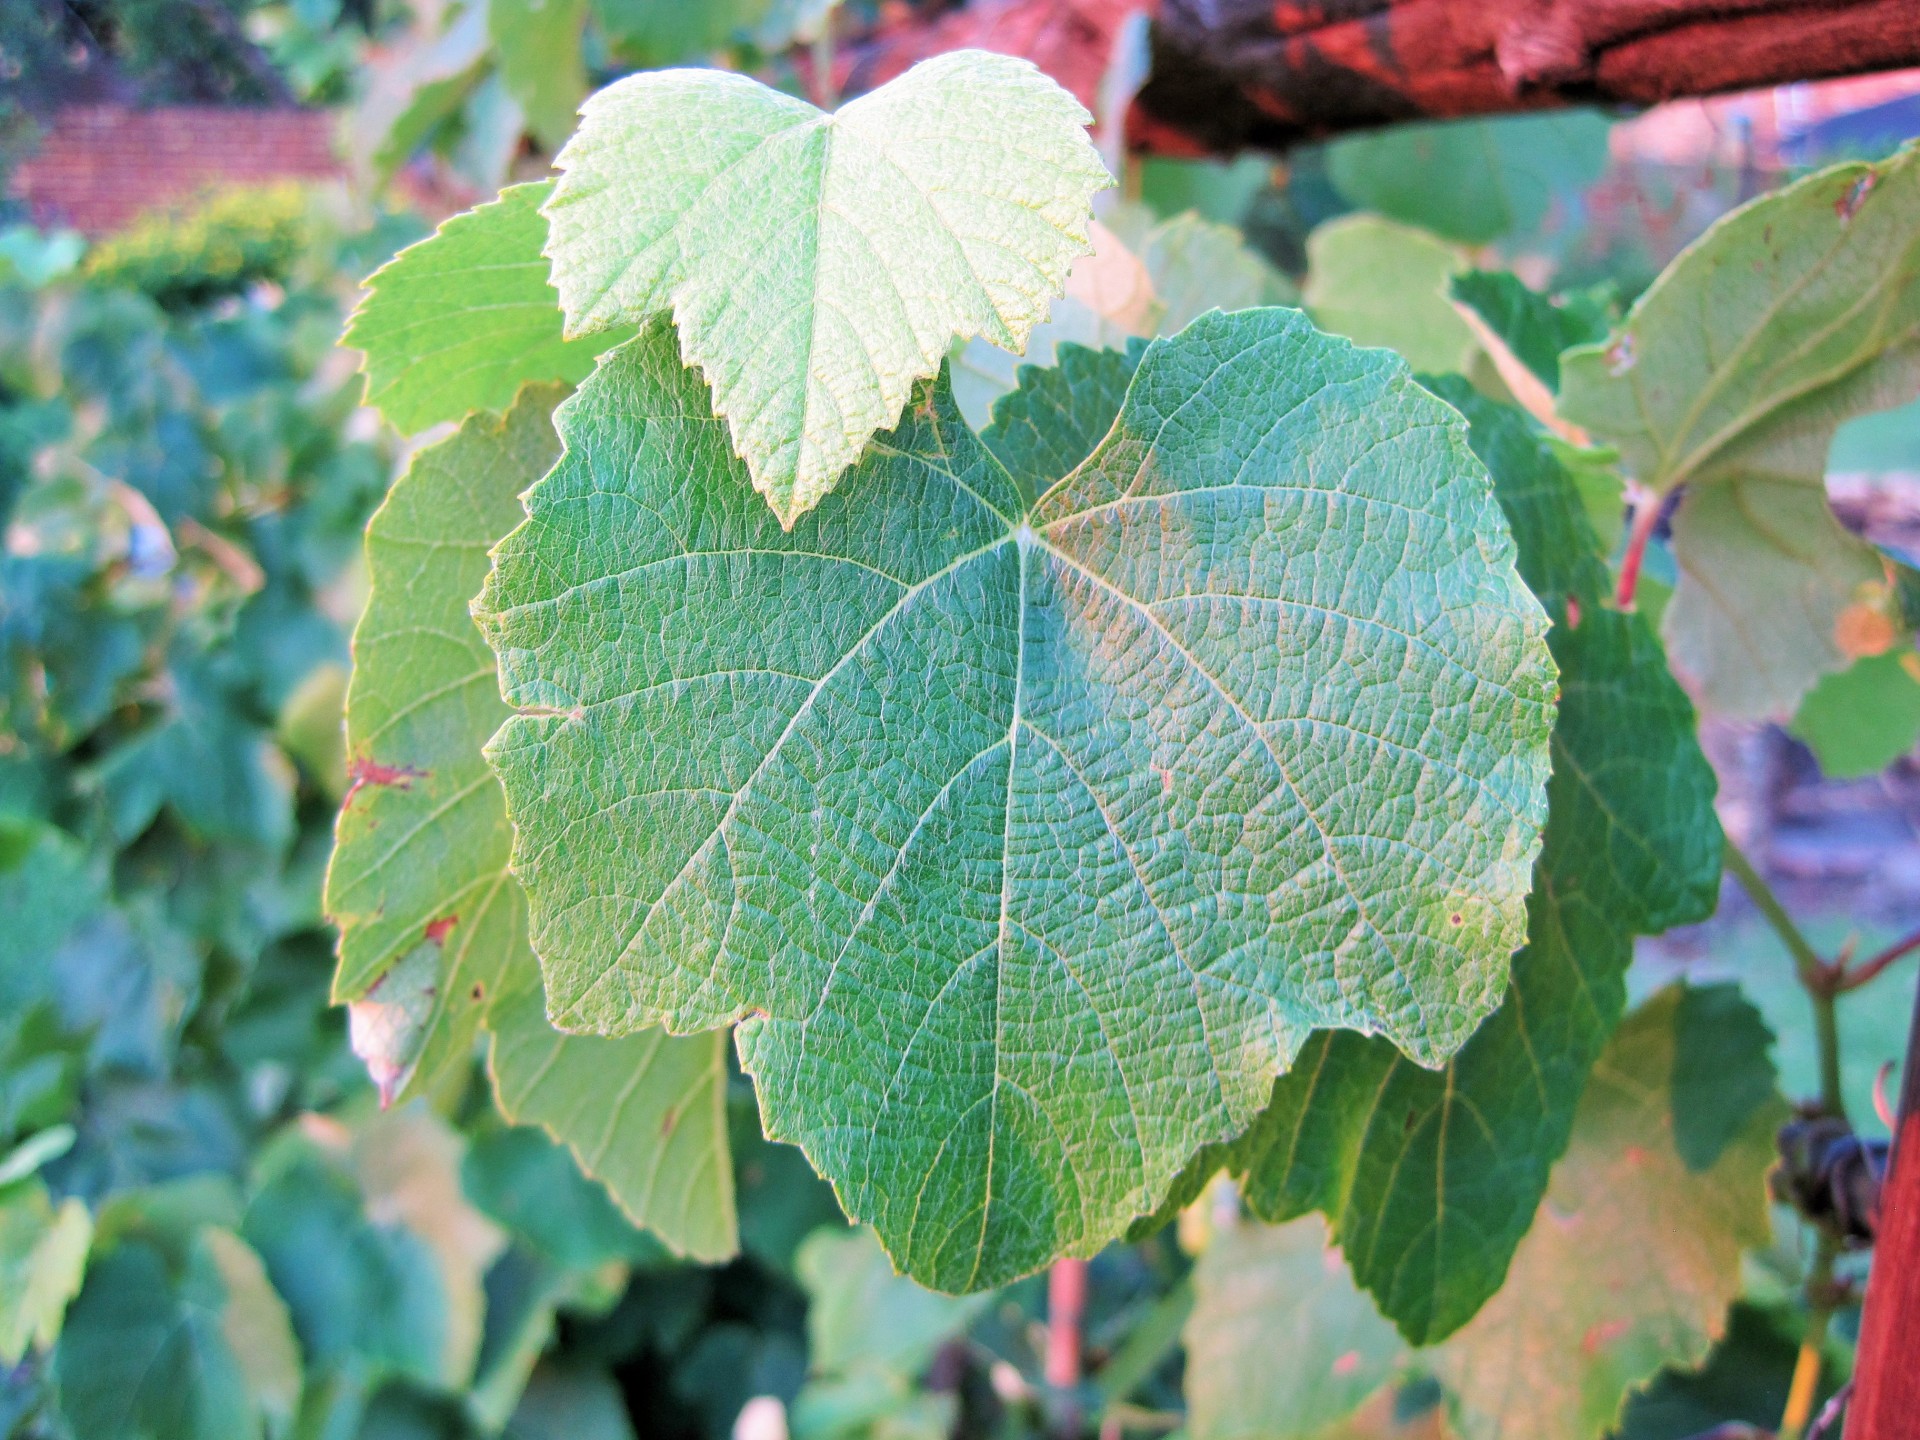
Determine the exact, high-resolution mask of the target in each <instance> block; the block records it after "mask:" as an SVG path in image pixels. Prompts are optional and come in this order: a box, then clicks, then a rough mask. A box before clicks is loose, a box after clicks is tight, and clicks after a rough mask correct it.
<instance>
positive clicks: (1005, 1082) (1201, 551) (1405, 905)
mask: <svg viewBox="0 0 1920 1440" xmlns="http://www.w3.org/2000/svg"><path fill="white" fill-rule="evenodd" d="M558 423H559V425H560V427H561V429H562V433H563V434H564V436H565V437H566V440H567V453H566V455H565V456H564V457H563V459H562V461H561V463H560V465H559V466H558V467H557V468H556V469H555V470H554V472H553V473H552V474H551V475H549V476H548V477H547V478H546V479H545V480H543V481H542V482H541V483H540V484H539V485H538V486H536V487H535V488H534V489H533V490H532V491H530V492H529V495H528V505H529V519H528V521H527V523H526V524H525V525H524V526H523V527H522V528H521V529H520V530H518V531H516V532H515V533H514V534H513V535H511V536H510V537H508V539H507V540H506V541H504V542H503V543H502V544H501V546H500V547H498V550H497V560H496V565H495V570H494V573H493V575H492V577H491V579H490V580H489V582H488V586H487V589H486V591H485V592H484V594H483V596H482V598H481V599H480V601H478V602H477V607H476V614H477V615H478V616H479V617H480V619H481V623H482V626H483V628H484V629H485V630H486V632H487V634H488V637H489V640H490V641H491V643H492V644H493V645H494V647H495V650H496V652H497V653H498V654H499V656H500V657H501V671H502V679H503V687H504V689H505V692H506V694H507V696H508V697H509V699H510V701H511V702H512V703H513V704H514V705H515V707H516V708H517V709H518V710H519V711H520V713H519V714H518V715H517V716H516V717H515V718H513V719H512V720H510V721H509V722H508V723H507V725H506V726H505V727H504V728H503V729H502V731H501V732H500V734H499V735H498V736H497V737H496V738H495V739H494V741H493V744H492V747H491V753H492V755H493V758H494V763H495V765H496V768H497V769H498V771H499V773H500V775H501V777H502V778H503V780H504V781H505V782H506V786H507V794H508V804H509V810H510V812H511V813H512V815H513V818H514V822H515V826H516V832H517V839H516V845H515V860H514V864H515V873H516V874H518V875H519V876H520V877H521V880H522V882H523V883H524V884H525V885H526V887H527V890H528V893H529V895H530V898H531V900H532V905H533V916H534V925H533V938H534V945H535V949H536V950H537V951H538V953H539V954H540V956H541V958H542V961H543V965H544V968H545V972H546V983H547V995H548V1005H549V1009H550V1012H551V1013H552V1014H553V1015H554V1016H555V1017H556V1018H557V1019H558V1020H559V1021H560V1022H561V1023H563V1024H566V1025H569V1026H580V1027H585V1028H594V1029H599V1030H605V1031H608V1032H611V1033H622V1032H625V1031H628V1030H632V1029H636V1028H640V1027H644V1026H647V1025H653V1024H661V1023H665V1024H667V1025H668V1026H670V1027H671V1028H674V1029H676V1030H689V1031H691V1030H700V1029H707V1028H712V1027H714V1026H718V1025H722V1024H726V1023H728V1022H731V1021H736V1020H740V1021H743V1024H742V1026H741V1029H740V1031H739V1036H740V1050H741V1057H742V1061H743V1063H744V1064H745V1065H746V1067H747V1068H748V1069H749V1070H750V1071H752V1072H753V1074H754V1075H755V1077H756V1080H757V1082H758V1090H759V1096H760V1103H761V1106H762V1113H763V1116H764V1118H765V1120H766V1124H767V1130H768V1133H769V1134H770V1135H772V1136H773V1137H774V1138H776V1139H785V1140H791V1141H795V1142H798V1143H800V1144H802V1145H803V1146H804V1147H805V1148H806V1149H807V1152H808V1155H809V1157H810V1158H811V1159H812V1160H813V1161H814V1164H815V1165H816V1167H817V1168H818V1169H820V1170H821V1171H822V1173H824V1174H825V1175H827V1176H828V1177H829V1178H830V1179H832V1180H833V1181H834V1182H835V1185H836V1186H837V1188H838V1190H839V1194H840V1198H841V1201H842V1203H843V1205H844V1206H845V1207H846V1208H847V1210H848V1211H849V1213H850V1214H852V1215H853V1216H854V1217H855V1218H857V1219H861V1220H866V1221H869V1222H871V1223H873V1224H874V1225H875V1227H876V1228H877V1230H878V1231H879V1233H880V1236H881V1239H882V1241H883V1243H885V1244H886V1245H887V1246H888V1249H889V1253H890V1254H892V1255H893V1256H894V1258H895V1260H896V1262H897V1263H899V1264H900V1265H901V1266H902V1268H903V1269H905V1270H906V1271H907V1272H908V1273H909V1274H911V1275H913V1276H914V1277H915V1278H916V1279H919V1280H921V1281H922V1282H923V1283H930V1284H933V1285H936V1286H937V1287H940V1288H947V1289H976V1288H981V1287H984V1286H987V1285H991V1284H994V1283H996V1282H998V1281H1000V1280H1002V1279H1006V1278H1010V1277H1011V1276H1013V1275H1017V1274H1019V1273H1021V1272H1023V1271H1025V1270H1029V1269H1032V1268H1033V1267H1035V1266H1037V1265H1039V1264H1041V1263H1043V1262H1044V1261H1045V1260H1046V1259H1048V1258H1049V1257H1050V1256H1052V1255H1054V1254H1057V1253H1060V1252H1062V1251H1072V1252H1077V1253H1083V1254H1084V1253H1088V1252H1090V1251H1092V1250H1094V1249H1097V1248H1098V1247H1099V1246H1100V1245H1101V1244H1102V1243H1104V1242H1105V1241H1106V1240H1107V1239H1109V1238H1111V1237H1112V1236H1113V1235H1114V1234H1116V1233H1117V1232H1118V1231H1119V1230H1121V1229H1123V1228H1124V1227H1125V1225H1126V1223H1127V1221H1128V1220H1129V1219H1130V1218H1131V1217H1132V1216H1133V1215H1134V1214H1137V1213H1139V1212H1141V1211H1145V1210H1150V1209H1152V1208H1153V1206H1154V1205H1156V1204H1157V1203H1158V1201H1159V1199H1160V1197H1161V1195H1162V1194H1164V1192H1165V1190H1166V1187H1167V1186H1168V1184H1169V1183H1170V1182H1171V1180H1172V1178H1173V1176H1174V1175H1175V1174H1176V1173H1177V1172H1178V1171H1179V1169H1180V1168H1181V1166H1182V1164H1183V1163H1184V1162H1185V1160H1186V1159H1187V1157H1188V1155H1189V1154H1191V1153H1192V1151H1193V1149H1194V1148H1195V1147H1196V1146H1197V1145H1199V1144H1201V1143H1204V1142H1206V1141H1208V1140H1214V1139H1224V1138H1227V1137H1228V1136H1231V1135H1234V1134H1237V1133H1238V1132H1239V1131H1240V1130H1242V1129H1244V1128H1245V1126H1246V1124H1247V1123H1248V1122H1249V1121H1251V1119H1252V1118H1253V1116H1254V1114H1255V1113H1256V1112H1257V1111H1258V1110H1259V1108H1260V1106H1261V1105H1262V1104H1264V1102H1265V1101H1266V1099H1267V1096H1268V1093H1269V1090H1270V1088H1271V1084H1272V1080H1273V1077H1274V1075H1275V1074H1276V1073H1278V1072H1280V1071H1282V1070H1284V1069H1285V1068H1286V1066H1287V1065H1288V1063H1289V1062H1290V1060H1291V1059H1292V1057H1293V1054H1294V1052H1295V1050H1296V1048H1297V1047H1298V1044H1299V1043H1300V1041H1301V1039H1303V1038H1304V1035H1305V1032H1306V1030H1307V1029H1309V1028H1312V1027H1313V1026H1315V1025H1347V1026H1353V1027H1356V1028H1369V1029H1374V1030H1377V1031H1379V1032H1381V1033H1384V1034H1386V1035H1388V1036H1390V1037H1391V1038H1392V1039H1393V1041H1394V1043H1395V1044H1397V1045H1399V1046H1402V1047H1403V1048H1404V1049H1405V1050H1406V1051H1407V1052H1408V1053H1409V1054H1411V1055H1414V1056H1417V1057H1419V1059H1420V1060H1421V1061H1423V1062H1424V1063H1427V1064H1438V1063H1440V1062H1441V1061H1443V1060H1444V1059H1445V1057H1446V1056H1448V1055H1449V1054H1451V1053H1452V1052H1453V1051H1454V1050H1456V1049H1457V1048H1458V1047H1459V1045H1460V1044H1461V1043H1463V1042H1464V1041H1465V1039H1466V1038H1467V1036H1468V1035H1469V1034H1470V1033H1471V1031H1472V1030H1473V1028H1474V1026H1475V1024H1476V1023H1477V1022H1478V1021H1479V1020H1480V1019H1481V1018H1482V1017H1483V1016H1484V1015H1485V1014H1486V1013H1487V1012H1488V1011H1489V1010H1491V1009H1492V1008H1493V1007H1494V1006H1495V1005H1496V1004H1497V1003H1498V999H1499V996H1500V994H1501V992H1502V990H1503V988H1504V985H1505V980H1506V970H1507V958H1508V956H1509V954H1510V952H1511V950H1512V949H1513V948H1514V947H1515V946H1516V945H1517V943H1518V942H1519V940H1520V938H1521V915H1522V909H1523V895H1524V891H1525V887H1526V884H1527V881H1528V876H1529V872H1530V868H1531V867H1530V861H1531V858H1532V849H1533V844H1534V836H1535V833H1536V832H1535V826H1536V824H1537V823H1538V820H1539V817H1540V815H1541V802H1542V798H1543V797H1542V792H1541V789H1540V785H1541V781H1542V778H1543V769H1544V758H1545V757H1544V739H1545V732H1546V728H1547V722H1548V718H1549V704H1550V698H1551V693H1552V686H1553V678H1552V669H1551V666H1550V664H1549V663H1548V660H1547V657H1546V654H1545V651H1544V647H1543V646H1542V644H1541V630H1542V617H1541V615H1540V611H1539V609H1538V607H1537V605H1536V604H1535V603H1534V601H1533V600H1532V598H1531V597H1530V596H1528V595H1527V594H1526V593H1525V591H1524V589H1523V588H1522V587H1521V585H1520V583H1519V581H1518V578H1517V577H1516V576H1515V575H1514V574H1513V571H1512V568H1511V563H1512V562H1511V551H1510V549H1509V547H1508V542H1507V541H1506V539H1505V536H1504V533H1503V531H1504V527H1503V525H1502V523H1501V520H1500V517H1499V512H1498V510H1497V507H1496V506H1495V504H1494V502H1493V497H1492V494H1491V491H1490V488H1489V486H1488V483H1487V480H1486V478H1485V474H1484V471H1483V470H1482V469H1481V467H1480V466H1479V464H1478V462H1476V461H1474V460H1473V458H1472V456H1471V453H1470V452H1469V451H1468V449H1467V447H1466V444H1465V437H1464V435H1463V434H1462V432H1461V430H1460V429H1459V426H1458V421H1457V420H1456V419H1455V418H1454V417H1453V414H1452V412H1451V411H1448V410H1446V409H1445V408H1443V407H1441V406H1440V405H1439V404H1438V403H1437V402H1435V401H1434V400H1433V399H1432V398H1431V397H1430V396H1428V395H1427V394H1426V393H1425V392H1423V391H1421V390H1420V389H1419V388H1418V387H1417V386H1415V385H1414V384H1413V382H1412V380H1411V378H1410V377H1409V376H1408V375H1407V373H1406V370H1405V368H1404V366H1403V365H1402V364H1401V362H1399V361H1398V360H1397V359H1395V358H1394V357H1392V356H1390V355H1387V354H1383V353H1377V352H1366V351H1357V350H1355V349H1353V348H1352V347H1350V346H1348V345H1346V344H1344V343H1341V342H1338V341H1335V340H1331V339H1329V338H1328V337H1325V336H1323V335H1320V334H1319V333H1318V332H1316V331H1314V330H1313V329H1312V327H1311V326H1310V325H1308V324H1307V322H1306V321H1305V319H1304V318H1303V317H1302V316H1300V315H1299V314H1298V312H1294V311H1285V310H1260V311H1246V312H1242V313H1240V314H1238V315H1235V316H1212V317H1204V318H1202V319H1201V320H1199V321H1196V322H1195V323H1194V324H1193V325H1191V326H1189V327H1188V328H1187V329H1186V330H1185V331H1183V332H1182V333H1181V334H1180V335H1179V336H1177V337H1174V338H1173V339H1170V340H1163V341H1159V342H1156V344H1154V345H1152V346H1150V347H1149V348H1148V349H1147V351H1146V353H1145V355H1144V356H1143V358H1142V359H1141V361H1140V367H1139V369H1138V371H1137V372H1136V373H1135V375H1134V377H1133V381H1132V385H1131V387H1130V389H1129V390H1128V391H1127V398H1126V401H1125V403H1124V404H1123V406H1122V407H1121V410H1120V413H1119V415H1118V417H1117V418H1116V420H1115V422H1114V423H1113V425H1112V427H1111V429H1110V431H1109V432H1108V433H1107V434H1106V436H1105V438H1104V439H1103V440H1102V441H1101V443H1100V444H1099V446H1098V447H1097V448H1096V449H1095V450H1094V452H1093V454H1092V455H1091V456H1090V457H1088V459H1087V461H1086V462H1085V464H1083V465H1082V466H1081V467H1080V468H1079V469H1078V470H1076V471H1075V472H1074V473H1073V474H1072V476H1071V477H1069V478H1068V479H1067V480H1066V481H1065V482H1063V483H1056V484H1052V485H1050V486H1049V487H1048V488H1047V490H1046V492H1045V494H1043V495H1042V496H1041V497H1040V499H1039V500H1038V501H1037V502H1036V501H1031V500H1028V499H1026V498H1024V497H1023V495H1022V493H1021V491H1020V488H1019V487H1018V485H1017V484H1016V482H1015V480H1014V478H1013V477H1012V476H1010V475H1009V474H1008V473H1007V472H1006V470H1005V469H1004V468H1003V467H1002V466H1001V465H1000V463H999V462H998V461H996V460H995V459H994V458H993V457H992V455H991V454H990V453H989V452H988V451H987V450H986V449H985V448H984V447H983V446H982V445H981V444H980V442H979V441H978V440H977V439H975V438H974V437H973V436H972V434H971V433H970V432H969V431H968V430H967V429H966V427H965V426H964V425H963V424H962V423H961V421H960V420H959V418H958V416H957V415H955V414H954V412H953V409H952V402H951V400H950V398H949V396H948V394H947V392H946V389H945V386H944V385H935V386H928V387H925V388H923V389H922V391H921V392H920V395H919V398H918V399H917V400H916V401H915V403H914V405H913V406H912V407H911V408H910V409H909V412H908V415H907V418H906V420H905V423H904V424H903V425H902V427H901V428H900V429H899V430H897V431H895V432H894V433H893V434H891V435H889V436H887V437H885V438H883V439H882V440H881V441H879V442H877V443H876V445H875V446H874V448H873V453H872V454H871V456H870V457H869V459H868V460H867V461H866V462H864V463H863V465H862V466H861V467H860V468H859V469H858V470H857V471H856V472H855V474H854V475H853V476H852V477H851V478H850V480H849V482H848V484H847V486H846V487H845V490H846V493H845V495H844V496H841V495H836V496H835V497H834V499H833V500H832V501H831V502H830V503H829V504H827V505H826V506H824V507H823V508H822V509H821V511H820V512H819V513H818V514H817V515H815V516H813V517H811V518H809V519H808V520H807V521H806V522H805V523H804V524H802V525H798V526H796V527H795V528H794V529H793V530H791V531H784V530H782V529H781V528H780V527H779V526H778V525H776V524H775V523H774V520H773V517H771V516H770V515H768V514H767V513H766V511H765V508H764V507H763V506H761V505H760V504H759V502H758V501H757V500H756V499H755V498H754V497H753V496H752V495H750V494H748V493H746V491H745V488H744V486H743V485H742V484H741V483H740V482H741V479H742V475H741V466H740V465H739V464H738V462H737V461H735V459H734V458H733V457H732V455H731V452H730V450H729V447H728V445H727V443H726V436H725V433H724V431H723V430H722V429H721V427H720V426H719V424H718V423H717V422H716V421H715V420H714V419H713V418H712V409H711V406H710V404H709V402H708V398H707V395H706V393H705V390H704V387H703V386H702V385H701V384H700V383H699V378H698V376H697V375H695V374H693V373H691V372H689V371H688V370H686V369H685V368H684V367H683V366H682V365H681V363H680V360H679V356H678V355H677V353H676V352H675V347H674V343H673V335H672V333H671V331H669V330H667V329H666V328H665V327H664V326H662V327H658V328H655V329H653V330H651V331H649V332H647V333H646V334H643V335H642V336H641V337H640V338H639V339H637V340H635V341H633V342H631V343H630V344H629V345H628V346H626V347H624V348H623V349H622V350H620V351H619V352H617V353H616V354H615V355H614V356H610V357H609V358H608V359H607V361H606V362H605V363H603V365H602V366H601V368H600V369H599V370H598V371H597V372H596V373H595V375H594V376H593V377H592V378H591V379H590V380H589V381H588V382H587V384H586V385H585V386H584V387H583V388H582V390H581V391H580V393H579V394H578V395H576V396H575V397H574V398H573V399H572V400H571V401H569V402H568V403H567V404H566V405H565V406H563V407H562V409H561V410H560V412H559V415H558ZM1036 488H1037V487H1036Z"/></svg>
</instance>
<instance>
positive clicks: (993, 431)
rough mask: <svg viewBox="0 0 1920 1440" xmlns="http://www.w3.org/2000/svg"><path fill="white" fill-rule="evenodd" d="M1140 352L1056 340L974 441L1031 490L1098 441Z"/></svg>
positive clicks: (1138, 347) (1137, 344) (1140, 346)
mask: <svg viewBox="0 0 1920 1440" xmlns="http://www.w3.org/2000/svg"><path fill="white" fill-rule="evenodd" d="M1145 350H1146V345H1145V342H1143V341H1139V340H1135V341H1132V342H1130V343H1129V344H1128V346H1127V348H1126V349H1125V350H1124V351H1120V350H1106V349H1102V350H1090V349H1088V348H1087V347H1085V346H1083V345H1062V346H1061V347H1060V349H1059V351H1058V352H1057V355H1056V357H1055V361H1056V363H1055V364H1054V365H1053V366H1052V367H1051V368H1047V369H1042V368H1040V367H1039V366H1030V367H1022V369H1021V372H1020V385H1019V388H1017V389H1016V390H1014V391H1012V392H1011V393H1010V394H1008V395H1006V396H1005V397H1004V398H1003V399H1001V400H1000V402H999V403H998V404H996V405H995V406H994V408H993V423H992V424H991V425H989V426H988V427H987V428H986V429H985V430H984V431H983V432H982V433H981V436H980V439H981V441H982V442H983V443H984V444H985V445H986V447H987V449H989V450H991V451H992V452H993V456H994V458H995V459H996V460H998V461H999V462H1000V463H1001V464H1002V465H1004V466H1006V468H1007V473H1008V474H1009V475H1011V476H1013V478H1014V482H1015V483H1016V484H1019V485H1025V486H1029V487H1031V488H1032V490H1033V493H1034V494H1036V495H1037V494H1039V493H1040V491H1042V490H1044V489H1046V488H1047V487H1048V486H1049V485H1051V484H1052V483H1053V482H1054V480H1055V479H1057V478H1058V477H1059V476H1062V475H1065V474H1066V473H1067V472H1068V471H1069V470H1072V469H1073V468H1074V467H1075V466H1077V465H1078V464H1079V463H1080V462H1081V461H1082V460H1084V459H1086V458H1087V456H1089V455H1091V454H1092V453H1093V448H1094V446H1096V445H1098V444H1099V443H1100V442H1101V441H1102V440H1104V439H1105V438H1106V436H1107V431H1108V430H1110V429H1112V428H1113V417H1114V416H1116V415H1118V414H1119V413H1120V403H1121V401H1122V400H1124V399H1125V398H1126V394H1127V386H1128V385H1129V384H1131V383H1132V381H1133V372H1134V371H1135V370H1136V369H1138V368H1139V366H1140V356H1141V354H1142V353H1143V352H1144V351H1145Z"/></svg>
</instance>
